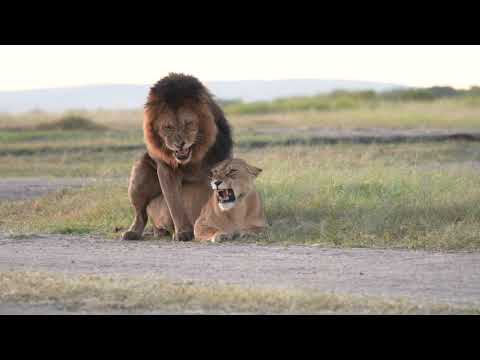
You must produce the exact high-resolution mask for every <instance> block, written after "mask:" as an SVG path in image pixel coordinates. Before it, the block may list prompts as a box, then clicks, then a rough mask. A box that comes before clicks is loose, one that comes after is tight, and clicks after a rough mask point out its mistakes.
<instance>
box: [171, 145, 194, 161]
mask: <svg viewBox="0 0 480 360" xmlns="http://www.w3.org/2000/svg"><path fill="white" fill-rule="evenodd" d="M190 152H191V148H188V149H183V150H177V151H175V152H174V154H175V158H176V159H177V160H179V161H185V160H187V159H188V158H189V157H190Z"/></svg>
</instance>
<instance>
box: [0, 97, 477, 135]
mask: <svg viewBox="0 0 480 360" xmlns="http://www.w3.org/2000/svg"><path fill="white" fill-rule="evenodd" d="M226 113H227V117H228V119H229V120H230V122H231V123H232V125H233V126H234V127H235V128H238V129H241V128H252V127H327V128H345V129H351V128H375V127H377V128H464V129H466V128H477V129H478V126H479V125H478V124H479V119H480V106H479V104H478V102H477V101H474V102H469V101H467V100H466V99H463V100H459V99H443V100H437V101H433V102H415V101H411V102H380V103H378V104H374V105H369V104H365V105H363V106H360V107H359V108H355V109H339V110H326V111H320V110H313V111H300V112H290V113H274V114H258V115H255V114H252V115H238V114H230V113H228V107H227V108H226ZM64 116H81V117H85V118H87V119H90V120H92V121H94V122H95V123H97V124H101V125H104V126H107V127H108V128H111V129H117V130H138V131H140V130H141V123H142V120H143V114H142V109H141V108H139V109H138V110H122V111H112V110H97V111H83V110H76V111H68V112H66V113H63V114H51V113H44V112H32V113H24V114H17V115H1V116H0V129H2V128H3V129H5V128H12V127H14V128H18V127H29V126H34V125H37V124H39V123H45V124H48V123H50V122H55V121H58V119H60V118H62V117H64Z"/></svg>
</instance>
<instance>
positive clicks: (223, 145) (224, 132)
mask: <svg viewBox="0 0 480 360" xmlns="http://www.w3.org/2000/svg"><path fill="white" fill-rule="evenodd" d="M186 100H187V101H193V102H197V103H205V102H206V105H207V106H208V108H209V109H210V111H211V113H212V115H213V117H214V120H215V124H216V126H217V130H218V131H217V135H216V137H215V142H214V143H213V145H210V147H209V148H208V147H204V149H205V150H204V151H205V152H206V153H205V152H204V154H205V155H204V156H205V157H204V158H203V163H204V165H206V166H207V167H208V168H210V167H212V166H213V165H215V164H216V163H218V162H220V161H222V160H225V159H227V158H229V157H231V156H232V146H233V141H232V130H231V129H230V125H229V123H228V121H227V119H226V118H225V114H224V113H223V110H222V109H221V108H220V106H219V105H218V104H217V103H216V102H215V100H214V99H213V95H212V94H211V93H210V92H209V91H208V89H207V88H206V87H205V86H204V85H203V84H202V83H201V82H200V81H199V80H198V79H197V78H195V77H193V76H191V75H184V74H177V73H170V74H169V75H168V76H166V77H164V78H162V79H161V80H160V81H158V82H157V83H156V84H155V85H154V86H152V87H151V88H150V93H149V96H148V100H147V103H146V104H145V107H146V112H147V114H150V112H151V111H152V110H154V109H155V108H156V107H158V106H161V105H162V104H165V105H167V106H168V107H169V108H170V109H172V110H174V111H175V109H178V108H179V107H181V106H182V105H183V104H184V103H185V101H186ZM154 119H155V116H154V115H153V114H152V115H147V117H146V119H145V121H144V136H145V139H146V143H147V148H149V150H148V151H149V152H150V154H149V155H150V156H154V157H156V158H158V159H163V161H165V162H167V163H171V166H175V163H174V161H173V160H172V161H173V163H172V162H171V161H170V156H169V155H168V154H167V152H165V149H163V146H162V143H161V142H159V140H158V138H157V137H156V136H155V134H154V132H153V121H154ZM212 140H213V139H212ZM210 144H211V142H210ZM200 146H202V144H199V147H200ZM207 149H208V150H207ZM198 150H199V148H197V151H198Z"/></svg>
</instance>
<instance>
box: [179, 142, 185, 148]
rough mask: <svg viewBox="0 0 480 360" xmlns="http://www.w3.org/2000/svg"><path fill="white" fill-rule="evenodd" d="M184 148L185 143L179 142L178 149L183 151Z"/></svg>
mask: <svg viewBox="0 0 480 360" xmlns="http://www.w3.org/2000/svg"><path fill="white" fill-rule="evenodd" d="M184 146H185V141H179V142H177V147H178V148H179V149H183V147H184Z"/></svg>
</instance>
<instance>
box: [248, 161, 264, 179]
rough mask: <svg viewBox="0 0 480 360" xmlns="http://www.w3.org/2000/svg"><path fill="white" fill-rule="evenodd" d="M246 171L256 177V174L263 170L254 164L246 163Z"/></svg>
mask: <svg viewBox="0 0 480 360" xmlns="http://www.w3.org/2000/svg"><path fill="white" fill-rule="evenodd" d="M247 171H248V172H249V173H250V174H252V175H253V176H255V177H257V176H258V175H260V173H261V172H262V171H263V170H262V169H260V168H258V167H256V166H252V165H248V164H247Z"/></svg>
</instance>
